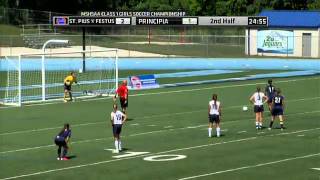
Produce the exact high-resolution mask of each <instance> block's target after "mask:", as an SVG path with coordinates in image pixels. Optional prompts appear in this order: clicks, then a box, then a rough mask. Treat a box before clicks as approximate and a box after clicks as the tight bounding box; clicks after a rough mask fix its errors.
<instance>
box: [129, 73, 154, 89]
mask: <svg viewBox="0 0 320 180" xmlns="http://www.w3.org/2000/svg"><path fill="white" fill-rule="evenodd" d="M129 79H130V88H131V89H152V88H159V84H158V82H157V80H156V78H155V76H154V75H153V74H152V75H140V76H130V77H129Z"/></svg>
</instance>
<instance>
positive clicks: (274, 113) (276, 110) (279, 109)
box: [271, 106, 283, 116]
mask: <svg viewBox="0 0 320 180" xmlns="http://www.w3.org/2000/svg"><path fill="white" fill-rule="evenodd" d="M271 114H272V116H280V115H283V108H282V107H277V106H275V107H273V108H272V111H271Z"/></svg>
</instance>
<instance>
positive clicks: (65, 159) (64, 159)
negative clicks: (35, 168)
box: [61, 157, 69, 161]
mask: <svg viewBox="0 0 320 180" xmlns="http://www.w3.org/2000/svg"><path fill="white" fill-rule="evenodd" d="M61 160H62V161H68V160H69V158H67V157H63V158H61Z"/></svg>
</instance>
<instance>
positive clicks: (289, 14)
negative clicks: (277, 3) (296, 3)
mask: <svg viewBox="0 0 320 180" xmlns="http://www.w3.org/2000/svg"><path fill="white" fill-rule="evenodd" d="M259 16H268V21H269V27H279V28H284V27H290V28H320V11H301V10H299V11H297V10H292V11H290V10H265V11H262V12H261V13H260V14H259Z"/></svg>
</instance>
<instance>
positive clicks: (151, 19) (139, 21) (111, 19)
mask: <svg viewBox="0 0 320 180" xmlns="http://www.w3.org/2000/svg"><path fill="white" fill-rule="evenodd" d="M81 14H84V15H85V16H54V17H53V21H52V22H53V25H54V26H61V27H66V26H78V27H91V26H92V27H95V26H222V27H223V26H248V27H267V26H268V17H265V16H249V17H248V16H197V17H194V16H183V15H184V14H185V13H180V14H183V15H182V16H148V15H150V14H152V13H150V12H140V14H139V13H128V12H125V13H124V12H123V13H119V12H117V13H113V14H112V15H118V14H121V15H126V16H107V15H104V16H101V15H100V14H101V13H94V12H92V13H81ZM96 14H98V15H96ZM135 14H137V15H141V14H143V15H142V16H134V15H135ZM146 14H147V15H146ZM154 14H156V13H154ZM158 14H159V13H158ZM158 14H156V15H158ZM175 14H177V13H175V12H170V13H164V15H175ZM180 14H179V15H180ZM88 15H92V16H88ZM130 15H133V16H130Z"/></svg>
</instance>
